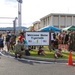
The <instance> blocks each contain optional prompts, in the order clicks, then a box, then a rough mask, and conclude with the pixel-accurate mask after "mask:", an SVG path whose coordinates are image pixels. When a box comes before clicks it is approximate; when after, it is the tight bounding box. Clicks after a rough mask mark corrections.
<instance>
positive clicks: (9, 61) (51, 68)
mask: <svg viewBox="0 0 75 75" xmlns="http://www.w3.org/2000/svg"><path fill="white" fill-rule="evenodd" d="M0 57H1V59H0V75H75V66H69V65H67V64H58V63H47V64H46V63H35V62H31V61H25V60H22V59H15V58H14V57H12V56H3V55H2V56H0Z"/></svg>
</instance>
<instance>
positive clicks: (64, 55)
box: [30, 50, 75, 60]
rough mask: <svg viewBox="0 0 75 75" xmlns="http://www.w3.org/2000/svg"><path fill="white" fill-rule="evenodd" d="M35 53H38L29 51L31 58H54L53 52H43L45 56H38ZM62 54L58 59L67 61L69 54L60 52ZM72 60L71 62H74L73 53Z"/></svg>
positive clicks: (74, 56) (74, 55)
mask: <svg viewBox="0 0 75 75" xmlns="http://www.w3.org/2000/svg"><path fill="white" fill-rule="evenodd" d="M37 53H38V52H37V50H31V51H30V54H31V56H34V57H41V58H54V51H52V52H50V51H49V50H45V53H46V56H43V55H38V54H37ZM62 54H63V57H62V58H59V59H68V57H69V52H62ZM72 58H73V60H75V54H74V53H72Z"/></svg>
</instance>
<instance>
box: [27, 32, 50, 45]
mask: <svg viewBox="0 0 75 75" xmlns="http://www.w3.org/2000/svg"><path fill="white" fill-rule="evenodd" d="M26 40H27V42H28V45H34V46H36V45H49V32H26Z"/></svg>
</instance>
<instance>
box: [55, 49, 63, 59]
mask: <svg viewBox="0 0 75 75" xmlns="http://www.w3.org/2000/svg"><path fill="white" fill-rule="evenodd" d="M61 51H62V50H61V49H57V50H56V51H55V53H54V57H55V58H58V57H63V55H62V52H61Z"/></svg>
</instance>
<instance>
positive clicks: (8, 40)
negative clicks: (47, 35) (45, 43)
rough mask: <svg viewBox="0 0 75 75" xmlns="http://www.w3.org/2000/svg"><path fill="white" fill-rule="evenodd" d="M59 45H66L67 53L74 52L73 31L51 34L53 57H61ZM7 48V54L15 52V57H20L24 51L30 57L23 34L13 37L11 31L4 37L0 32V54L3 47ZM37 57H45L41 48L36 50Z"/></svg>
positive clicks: (13, 34) (74, 35) (74, 34)
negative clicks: (11, 51)
mask: <svg viewBox="0 0 75 75" xmlns="http://www.w3.org/2000/svg"><path fill="white" fill-rule="evenodd" d="M59 44H67V45H68V51H70V50H71V51H75V31H68V32H66V31H62V32H60V33H55V32H51V50H54V51H55V52H54V57H55V58H58V57H62V56H63V55H62V50H61V49H59V48H58V45H59ZM5 45H6V46H7V50H8V52H9V51H10V50H15V57H16V58H17V55H18V54H19V55H18V56H19V57H21V56H22V52H23V51H25V55H30V53H29V50H31V48H30V46H28V43H27V41H26V38H25V32H21V33H19V35H18V36H16V35H15V33H14V32H13V31H11V32H10V31H7V32H6V33H5V35H3V34H2V33H1V32H0V54H1V51H2V50H3V48H4V46H5ZM37 54H38V55H41V54H42V55H44V56H46V53H45V52H44V50H43V48H42V47H41V46H40V47H39V48H38V53H37Z"/></svg>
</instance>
